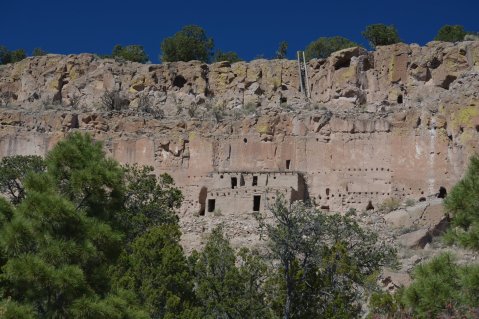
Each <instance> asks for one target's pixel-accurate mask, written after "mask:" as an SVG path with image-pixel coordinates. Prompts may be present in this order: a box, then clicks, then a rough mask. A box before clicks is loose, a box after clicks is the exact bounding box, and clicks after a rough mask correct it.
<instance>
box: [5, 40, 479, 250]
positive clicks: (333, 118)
mask: <svg viewBox="0 0 479 319" xmlns="http://www.w3.org/2000/svg"><path fill="white" fill-rule="evenodd" d="M309 67H310V77H311V85H312V90H311V92H312V99H311V100H312V101H311V102H309V103H308V102H307V101H306V100H305V99H304V97H303V96H302V95H301V93H300V92H299V90H298V82H297V81H298V78H297V74H296V73H297V72H296V70H297V66H296V64H295V62H294V61H287V60H273V61H265V60H258V61H253V62H251V63H236V64H233V65H229V64H227V63H217V64H213V65H204V64H201V63H199V62H189V63H170V64H165V65H139V64H135V63H121V62H115V61H113V60H100V59H97V58H95V57H94V56H92V55H78V56H68V57H65V56H46V57H40V58H32V59H27V60H26V61H23V62H20V63H17V64H14V65H7V66H2V67H0V92H3V93H5V92H10V93H11V94H10V96H12V94H13V98H12V99H11V100H10V101H9V103H10V106H8V107H6V108H5V107H4V108H2V109H0V156H8V155H14V154H39V155H44V154H45V153H46V152H47V151H48V150H49V149H51V147H52V146H53V145H54V144H55V143H56V142H57V141H58V140H59V139H61V138H63V137H64V136H65V134H67V133H68V132H71V131H76V130H79V131H85V132H90V133H91V134H93V135H94V136H95V138H96V139H99V140H102V141H104V143H105V150H106V152H107V153H108V154H109V155H111V156H113V157H114V158H116V159H118V160H119V161H121V162H123V163H139V164H142V165H152V166H153V167H154V168H155V169H156V171H157V172H158V173H160V172H168V173H170V174H171V175H172V176H173V177H174V178H175V181H176V183H177V185H178V186H180V187H181V188H182V190H183V191H184V193H185V196H186V201H185V205H184V206H183V208H182V211H181V213H180V217H181V225H182V227H183V230H184V232H185V236H184V241H185V242H186V243H188V244H187V245H189V246H194V243H201V241H202V240H203V237H202V236H203V235H202V234H203V233H205V232H207V231H208V229H209V228H210V227H211V226H212V224H214V223H217V222H221V221H224V222H226V223H227V224H228V225H227V226H229V229H230V230H231V233H232V236H234V237H235V238H237V244H249V243H250V242H251V240H252V239H251V236H250V234H251V233H254V230H253V229H252V228H253V226H252V224H251V218H252V217H251V212H233V211H222V212H221V213H220V214H216V215H214V216H213V215H212V214H210V215H208V214H206V216H198V213H199V211H200V204H199V194H200V190H201V188H202V187H206V188H213V180H214V173H215V172H222V171H235V172H288V171H295V172H300V173H301V174H302V176H304V181H305V184H306V187H307V193H308V194H309V196H310V197H311V198H312V199H314V201H315V202H316V203H317V205H318V206H320V207H323V208H329V209H330V210H332V211H346V210H348V209H349V208H356V209H359V210H361V211H362V210H365V209H366V208H367V207H368V206H370V205H369V204H370V203H371V205H372V206H373V207H374V208H378V207H379V205H381V203H383V202H384V201H385V200H386V199H388V198H392V197H395V198H398V199H400V200H402V201H404V200H406V199H408V198H411V199H414V200H419V199H420V198H421V197H427V196H434V195H435V194H436V193H437V192H438V191H439V188H440V187H445V188H446V189H447V190H449V189H450V188H451V187H452V185H453V184H454V183H455V182H456V181H457V180H458V179H459V178H460V177H461V176H462V174H463V172H464V168H465V166H466V165H467V160H468V158H469V156H470V155H471V154H472V153H474V152H475V151H476V149H477V147H478V146H479V145H478V144H479V143H478V142H479V132H478V131H479V42H463V43H459V44H456V45H453V44H446V43H436V42H435V43H431V44H430V45H428V46H426V47H419V46H414V45H410V46H409V45H403V44H399V45H394V46H388V47H381V48H379V49H378V51H376V52H373V53H368V52H366V51H363V50H362V49H357V48H356V49H348V50H344V51H340V52H338V53H335V54H334V55H333V56H332V57H331V58H330V59H328V60H313V61H311V62H310V64H309ZM179 76H181V78H183V80H178V77H179ZM180 84H181V85H182V87H179V86H176V85H180ZM113 89H119V90H121V91H122V92H123V94H124V95H125V97H128V99H129V101H130V110H129V111H125V112H104V111H101V110H99V109H98V105H99V102H98V101H99V100H100V98H101V95H102V94H103V93H104V92H105V90H113ZM198 92H201V93H198ZM142 94H147V95H148V96H150V97H151V101H150V102H151V103H152V104H153V105H154V106H155V107H157V108H162V109H164V110H165V113H166V114H167V115H168V114H169V115H170V116H167V117H166V118H163V119H155V118H153V117H151V116H149V115H148V114H140V113H138V112H136V111H135V101H136V100H137V99H138V98H139V97H140V96H141V95H142ZM74 95H76V96H80V97H81V99H80V100H81V102H80V105H77V106H76V108H72V107H69V106H68V105H69V103H70V102H69V99H70V98H72V97H73V96H74ZM400 96H401V98H399V97H400ZM45 99H47V100H48V101H49V102H53V101H54V100H56V101H59V102H60V100H61V102H62V103H61V104H57V105H55V106H54V108H55V109H51V110H45V109H44V105H43V104H45V103H42V101H44V100H45ZM48 101H47V102H48ZM195 101H196V102H195ZM194 102H195V103H196V105H199V107H201V108H204V109H205V110H207V109H208V107H212V106H211V104H220V105H222V107H224V109H225V110H229V109H231V108H242V107H245V106H246V104H248V103H254V104H255V105H256V106H257V108H258V110H259V111H260V112H256V113H254V114H243V115H241V116H238V115H237V114H235V113H234V112H230V113H228V112H226V113H225V116H224V119H223V120H222V121H219V122H218V121H216V120H214V119H213V118H208V117H205V118H202V119H198V118H195V117H190V116H187V114H185V113H183V114H179V115H175V114H176V112H177V109H178V105H183V106H185V107H187V105H188V103H194ZM285 103H286V104H288V105H289V107H288V108H285V107H284V104H285ZM15 104H16V105H17V106H15ZM281 104H283V105H281ZM12 105H13V106H12ZM286 161H289V166H290V167H289V168H287V164H286ZM224 193H225V196H235V195H234V194H233V193H231V194H230V190H229V189H225V190H224ZM241 196H244V194H243V195H241Z"/></svg>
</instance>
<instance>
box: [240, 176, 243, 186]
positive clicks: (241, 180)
mask: <svg viewBox="0 0 479 319" xmlns="http://www.w3.org/2000/svg"><path fill="white" fill-rule="evenodd" d="M240 186H244V176H243V174H241V176H240Z"/></svg>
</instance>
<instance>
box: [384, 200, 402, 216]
mask: <svg viewBox="0 0 479 319" xmlns="http://www.w3.org/2000/svg"><path fill="white" fill-rule="evenodd" d="M400 205H401V202H400V201H399V200H398V199H397V198H394V197H391V198H387V199H386V200H384V202H383V203H382V204H381V206H379V210H381V211H383V212H385V213H389V212H392V211H393V210H396V209H398V208H399V206H400Z"/></svg>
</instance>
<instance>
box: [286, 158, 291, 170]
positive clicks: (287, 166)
mask: <svg viewBox="0 0 479 319" xmlns="http://www.w3.org/2000/svg"><path fill="white" fill-rule="evenodd" d="M290 166H291V160H286V169H289V168H290Z"/></svg>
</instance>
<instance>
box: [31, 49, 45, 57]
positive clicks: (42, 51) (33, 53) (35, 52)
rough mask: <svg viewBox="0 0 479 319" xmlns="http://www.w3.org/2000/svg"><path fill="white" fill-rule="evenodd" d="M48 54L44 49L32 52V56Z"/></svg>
mask: <svg viewBox="0 0 479 319" xmlns="http://www.w3.org/2000/svg"><path fill="white" fill-rule="evenodd" d="M47 54H48V53H47V51H45V50H43V49H42V48H35V49H33V51H32V56H42V55H47Z"/></svg>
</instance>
